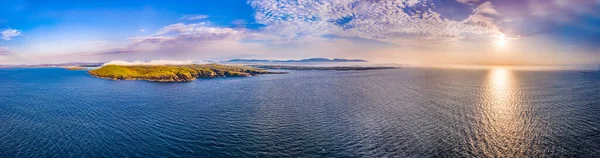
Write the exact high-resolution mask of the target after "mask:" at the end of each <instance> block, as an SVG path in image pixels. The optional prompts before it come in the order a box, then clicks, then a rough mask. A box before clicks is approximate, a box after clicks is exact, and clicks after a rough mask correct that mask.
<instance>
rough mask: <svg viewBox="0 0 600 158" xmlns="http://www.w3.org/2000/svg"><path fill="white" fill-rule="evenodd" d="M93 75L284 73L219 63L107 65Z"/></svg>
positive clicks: (171, 77)
mask: <svg viewBox="0 0 600 158" xmlns="http://www.w3.org/2000/svg"><path fill="white" fill-rule="evenodd" d="M88 73H89V74H90V75H92V76H95V77H98V78H104V79H111V80H146V81H153V82H190V81H193V80H196V79H197V78H218V77H248V76H256V75H260V74H283V73H285V72H270V71H267V70H264V69H259V68H250V67H245V66H234V65H219V64H190V65H160V66H159V65H133V66H123V65H106V66H103V67H101V68H99V69H95V70H90V71H88Z"/></svg>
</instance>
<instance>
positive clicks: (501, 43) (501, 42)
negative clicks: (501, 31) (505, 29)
mask: <svg viewBox="0 0 600 158" xmlns="http://www.w3.org/2000/svg"><path fill="white" fill-rule="evenodd" d="M494 43H496V45H497V46H498V47H501V48H503V47H506V44H507V43H508V41H507V40H506V38H504V37H501V38H498V39H497V40H496V41H494Z"/></svg>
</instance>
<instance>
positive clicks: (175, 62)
mask: <svg viewBox="0 0 600 158" xmlns="http://www.w3.org/2000/svg"><path fill="white" fill-rule="evenodd" d="M203 63H206V62H203V61H192V60H151V61H133V62H129V61H123V60H116V61H110V62H107V63H105V64H103V65H102V66H106V65H124V66H129V65H188V64H203Z"/></svg>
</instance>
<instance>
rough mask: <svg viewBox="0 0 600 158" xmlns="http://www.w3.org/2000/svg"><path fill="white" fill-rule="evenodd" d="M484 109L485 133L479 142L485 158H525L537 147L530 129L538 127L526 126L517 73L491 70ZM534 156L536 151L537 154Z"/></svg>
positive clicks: (501, 69) (524, 109) (508, 70)
mask: <svg viewBox="0 0 600 158" xmlns="http://www.w3.org/2000/svg"><path fill="white" fill-rule="evenodd" d="M483 100H484V103H483V105H482V106H483V107H481V109H482V112H481V114H483V117H481V118H483V119H482V120H481V123H482V126H483V127H482V128H483V129H484V130H483V131H482V132H483V133H481V134H480V135H479V136H481V138H477V139H478V140H483V141H480V142H479V143H480V144H476V146H477V147H478V148H479V151H482V152H483V153H480V154H483V155H485V156H490V157H498V156H500V157H503V156H523V155H525V154H526V152H532V151H525V150H527V149H531V146H532V145H533V144H532V142H533V137H532V131H531V130H530V129H531V128H530V126H531V125H533V124H534V123H535V121H533V122H524V121H522V120H525V119H526V118H523V117H524V116H525V115H522V114H524V113H526V112H525V111H526V110H527V108H526V105H523V104H521V102H520V95H519V87H518V81H517V80H516V77H514V71H513V70H510V69H507V68H502V67H498V68H493V69H490V71H489V73H488V78H487V85H486V92H485V93H484V97H483ZM533 152H534V151H533Z"/></svg>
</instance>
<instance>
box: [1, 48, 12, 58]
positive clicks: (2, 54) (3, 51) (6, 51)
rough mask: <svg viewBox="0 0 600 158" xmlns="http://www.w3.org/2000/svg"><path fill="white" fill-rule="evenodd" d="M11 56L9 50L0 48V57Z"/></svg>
mask: <svg viewBox="0 0 600 158" xmlns="http://www.w3.org/2000/svg"><path fill="white" fill-rule="evenodd" d="M7 55H11V53H10V50H9V49H8V48H6V47H0V56H7Z"/></svg>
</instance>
